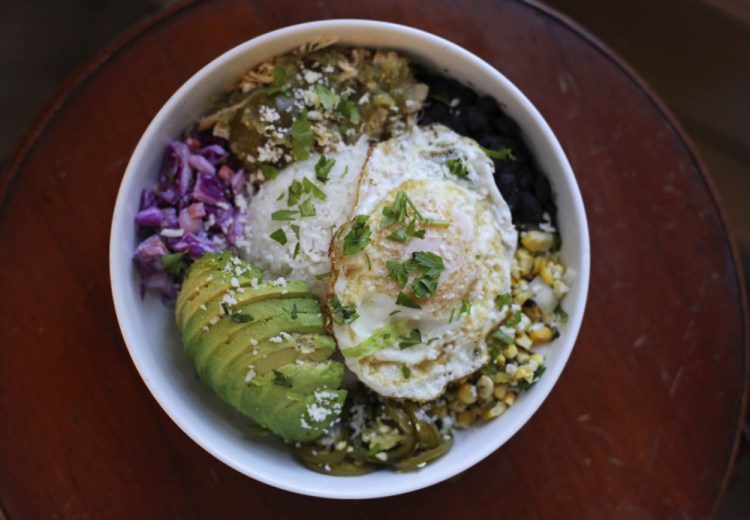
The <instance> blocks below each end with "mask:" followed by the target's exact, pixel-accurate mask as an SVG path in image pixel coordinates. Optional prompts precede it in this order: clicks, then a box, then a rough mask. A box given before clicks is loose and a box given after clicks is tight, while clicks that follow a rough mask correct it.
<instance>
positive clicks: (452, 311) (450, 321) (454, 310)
mask: <svg viewBox="0 0 750 520" xmlns="http://www.w3.org/2000/svg"><path fill="white" fill-rule="evenodd" d="M455 314H456V309H451V317H450V318H448V325H450V324H451V323H453V316H454V315H455Z"/></svg>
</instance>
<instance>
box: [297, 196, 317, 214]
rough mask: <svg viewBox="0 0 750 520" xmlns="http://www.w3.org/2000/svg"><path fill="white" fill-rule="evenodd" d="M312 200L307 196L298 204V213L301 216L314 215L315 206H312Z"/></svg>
mask: <svg viewBox="0 0 750 520" xmlns="http://www.w3.org/2000/svg"><path fill="white" fill-rule="evenodd" d="M312 200H313V198H312V197H308V198H307V199H305V201H304V202H303V203H302V204H300V205H299V214H300V216H301V217H314V216H315V206H313V203H312Z"/></svg>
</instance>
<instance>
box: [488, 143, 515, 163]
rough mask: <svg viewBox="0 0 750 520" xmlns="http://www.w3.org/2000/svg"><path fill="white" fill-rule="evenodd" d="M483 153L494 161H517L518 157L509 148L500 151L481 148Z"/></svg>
mask: <svg viewBox="0 0 750 520" xmlns="http://www.w3.org/2000/svg"><path fill="white" fill-rule="evenodd" d="M481 148H482V151H483V152H484V153H485V154H487V157H491V158H492V159H498V160H501V161H506V160H511V161H515V160H516V157H515V156H514V155H513V150H511V149H510V148H508V147H507V146H506V147H504V148H501V149H500V150H488V149H487V148H484V147H481Z"/></svg>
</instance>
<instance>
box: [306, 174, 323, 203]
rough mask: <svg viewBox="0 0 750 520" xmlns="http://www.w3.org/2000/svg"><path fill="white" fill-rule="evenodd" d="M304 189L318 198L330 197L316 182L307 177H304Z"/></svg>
mask: <svg viewBox="0 0 750 520" xmlns="http://www.w3.org/2000/svg"><path fill="white" fill-rule="evenodd" d="M302 189H303V190H304V192H305V193H312V194H313V195H314V196H315V198H316V199H320V200H326V199H327V198H328V195H326V192H324V191H323V190H321V189H320V188H318V187H317V186H316V185H315V183H314V182H313V181H311V180H310V179H308V178H307V177H303V178H302Z"/></svg>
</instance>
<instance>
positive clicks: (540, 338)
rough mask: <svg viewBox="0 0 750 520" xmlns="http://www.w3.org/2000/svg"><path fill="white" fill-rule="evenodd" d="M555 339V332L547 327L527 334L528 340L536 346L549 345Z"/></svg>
mask: <svg viewBox="0 0 750 520" xmlns="http://www.w3.org/2000/svg"><path fill="white" fill-rule="evenodd" d="M554 337H555V332H554V331H553V330H552V329H550V328H549V327H542V328H541V329H535V330H532V331H531V332H529V338H531V341H533V342H534V343H536V344H544V343H549V342H550V341H552V339H553V338H554Z"/></svg>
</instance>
